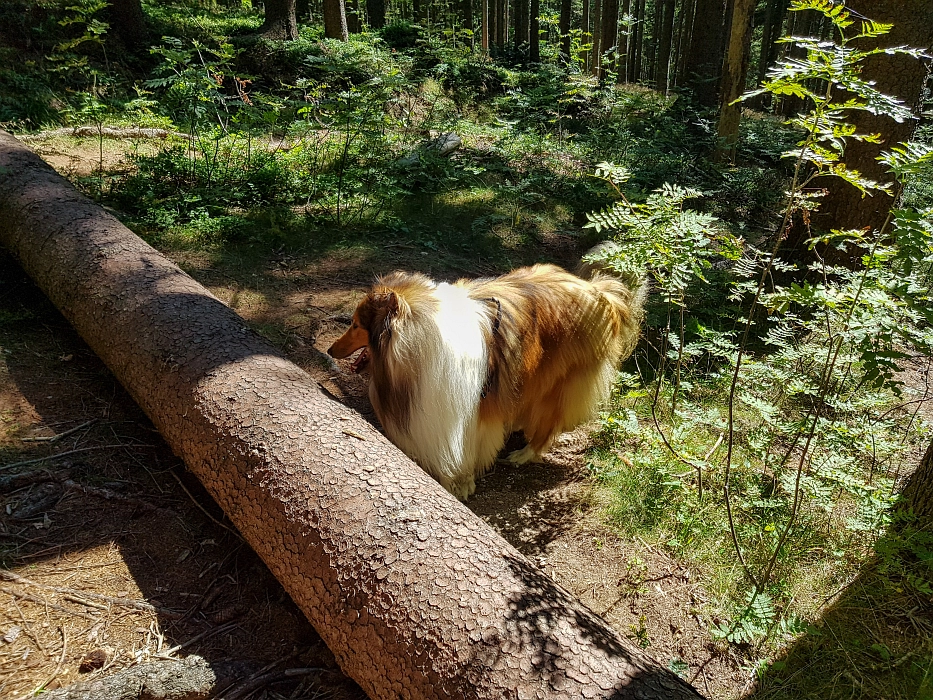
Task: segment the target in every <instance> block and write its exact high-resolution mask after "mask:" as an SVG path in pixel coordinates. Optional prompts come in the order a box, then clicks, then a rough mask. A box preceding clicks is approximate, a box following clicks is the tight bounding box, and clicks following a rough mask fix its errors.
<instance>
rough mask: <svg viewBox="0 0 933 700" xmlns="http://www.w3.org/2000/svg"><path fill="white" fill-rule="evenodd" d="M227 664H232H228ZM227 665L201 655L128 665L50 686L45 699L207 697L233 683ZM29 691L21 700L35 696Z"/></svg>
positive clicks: (177, 699)
mask: <svg viewBox="0 0 933 700" xmlns="http://www.w3.org/2000/svg"><path fill="white" fill-rule="evenodd" d="M226 666H229V664H227V665H226ZM224 670H225V669H224V666H222V665H219V666H218V667H217V668H216V669H215V668H212V667H211V665H210V664H208V662H207V661H205V660H204V659H202V658H201V657H200V656H189V657H188V658H187V659H184V660H169V661H155V662H152V663H145V664H139V665H137V666H131V667H129V668H124V669H122V670H120V671H117V672H116V673H113V674H111V675H109V676H104V677H101V678H94V679H92V680H88V681H81V682H78V683H74V684H72V685H70V686H67V687H65V688H58V689H56V690H46V691H44V692H43V693H42V698H43V700H126V698H149V699H151V700H205V699H206V698H209V697H212V696H213V695H214V694H215V693H216V692H218V690H221V689H223V688H225V687H227V686H228V685H229V683H230V680H231V677H235V676H233V675H231V673H230V672H228V673H226V674H224ZM32 697H33V694H31V693H30V694H29V695H27V696H25V697H24V698H22V699H21V700H26V698H32Z"/></svg>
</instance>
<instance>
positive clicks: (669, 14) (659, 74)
mask: <svg viewBox="0 0 933 700" xmlns="http://www.w3.org/2000/svg"><path fill="white" fill-rule="evenodd" d="M658 8H659V13H658V15H659V17H660V26H659V27H658V60H657V62H656V66H655V74H654V83H655V85H656V86H657V88H658V90H660V91H661V92H663V93H664V94H665V95H666V94H667V89H668V75H669V71H670V65H671V47H672V45H673V42H674V0H659V2H658Z"/></svg>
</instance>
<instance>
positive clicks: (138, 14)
mask: <svg viewBox="0 0 933 700" xmlns="http://www.w3.org/2000/svg"><path fill="white" fill-rule="evenodd" d="M110 22H111V24H112V25H113V28H114V30H115V31H116V33H117V35H118V36H119V37H120V39H121V40H122V41H123V45H124V47H126V50H127V51H129V52H130V53H133V54H141V53H145V52H147V51H148V50H149V28H148V27H147V26H146V15H145V14H143V7H142V4H141V2H140V0H110Z"/></svg>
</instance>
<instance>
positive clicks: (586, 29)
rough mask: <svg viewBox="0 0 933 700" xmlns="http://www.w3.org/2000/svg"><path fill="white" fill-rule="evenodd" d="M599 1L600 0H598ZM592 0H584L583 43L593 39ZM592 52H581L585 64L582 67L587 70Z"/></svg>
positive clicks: (581, 59) (581, 23)
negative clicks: (591, 28) (591, 26)
mask: <svg viewBox="0 0 933 700" xmlns="http://www.w3.org/2000/svg"><path fill="white" fill-rule="evenodd" d="M596 2H599V0H596ZM591 3H592V0H583V16H582V18H581V20H580V42H581V43H582V44H588V43H589V42H590V40H591V39H592V34H590V4H591ZM590 53H591V52H589V51H581V52H580V61H581V63H582V64H583V65H582V69H583V71H586V70H587V68H588V67H589V65H590V63H589V61H590Z"/></svg>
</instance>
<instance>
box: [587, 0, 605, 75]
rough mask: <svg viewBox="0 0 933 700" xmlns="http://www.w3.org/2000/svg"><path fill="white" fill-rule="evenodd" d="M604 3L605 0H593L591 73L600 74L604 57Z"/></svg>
mask: <svg viewBox="0 0 933 700" xmlns="http://www.w3.org/2000/svg"><path fill="white" fill-rule="evenodd" d="M603 3H604V0H593V10H592V13H593V16H592V19H593V31H592V37H593V52H592V54H591V56H590V73H591V74H592V75H596V76H598V75H599V71H600V68H601V67H602V58H603V33H602V28H603Z"/></svg>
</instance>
